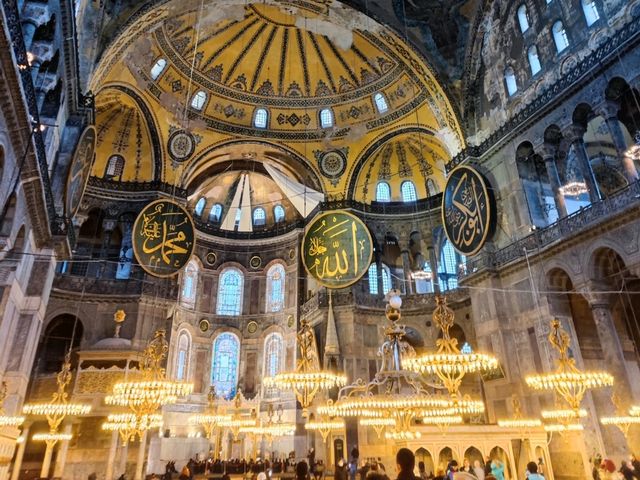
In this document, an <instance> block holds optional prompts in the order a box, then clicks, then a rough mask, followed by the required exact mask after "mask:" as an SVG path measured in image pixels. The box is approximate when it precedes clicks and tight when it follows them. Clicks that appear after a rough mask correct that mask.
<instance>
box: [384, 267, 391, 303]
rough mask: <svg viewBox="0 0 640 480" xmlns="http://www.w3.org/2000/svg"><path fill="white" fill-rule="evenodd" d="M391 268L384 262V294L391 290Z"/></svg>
mask: <svg viewBox="0 0 640 480" xmlns="http://www.w3.org/2000/svg"><path fill="white" fill-rule="evenodd" d="M391 288H392V285H391V270H389V267H387V266H386V265H385V264H384V263H383V264H382V294H383V295H386V294H387V293H389V290H391Z"/></svg>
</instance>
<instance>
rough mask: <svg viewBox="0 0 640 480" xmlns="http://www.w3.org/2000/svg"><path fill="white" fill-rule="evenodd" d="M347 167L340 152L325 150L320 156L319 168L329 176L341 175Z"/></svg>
mask: <svg viewBox="0 0 640 480" xmlns="http://www.w3.org/2000/svg"><path fill="white" fill-rule="evenodd" d="M346 168H347V161H346V159H345V158H344V156H343V155H342V154H341V153H340V152H336V151H331V152H327V153H325V154H324V155H322V157H321V158H320V170H321V171H322V174H323V175H325V176H326V177H329V178H334V177H338V176H340V175H342V174H343V173H344V170H345V169H346Z"/></svg>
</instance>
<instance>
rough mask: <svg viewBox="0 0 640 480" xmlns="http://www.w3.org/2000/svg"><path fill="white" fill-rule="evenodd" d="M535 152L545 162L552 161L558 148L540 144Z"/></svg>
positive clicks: (548, 144) (549, 144)
mask: <svg viewBox="0 0 640 480" xmlns="http://www.w3.org/2000/svg"><path fill="white" fill-rule="evenodd" d="M534 150H535V152H536V153H537V154H538V155H540V156H541V157H542V159H543V160H544V161H545V162H548V161H554V160H555V159H556V154H557V153H558V146H557V145H552V144H551V143H546V142H545V143H542V144H540V145H538V146H536V147H535V148H534Z"/></svg>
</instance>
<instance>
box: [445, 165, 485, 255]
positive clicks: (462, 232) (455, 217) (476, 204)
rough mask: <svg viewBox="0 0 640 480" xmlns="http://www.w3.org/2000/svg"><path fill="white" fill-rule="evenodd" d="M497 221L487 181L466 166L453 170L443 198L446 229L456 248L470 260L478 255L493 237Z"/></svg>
mask: <svg viewBox="0 0 640 480" xmlns="http://www.w3.org/2000/svg"><path fill="white" fill-rule="evenodd" d="M495 218H496V203H495V200H494V198H493V195H492V189H491V186H490V185H489V182H488V181H487V179H486V178H485V177H484V176H483V175H482V174H481V173H480V172H478V171H477V170H475V169H474V168H472V167H469V166H466V165H462V166H460V167H457V168H455V169H454V170H452V171H451V173H450V174H449V178H448V179H447V185H446V187H445V189H444V194H443V195H442V225H443V226H444V231H445V234H446V235H447V238H448V239H449V241H450V242H451V244H452V245H453V247H454V248H455V249H456V250H457V251H458V252H460V253H461V254H462V255H466V256H472V255H475V254H476V253H478V252H479V251H480V249H481V248H482V247H483V246H484V244H485V243H486V242H487V239H488V238H489V236H490V235H491V234H492V233H493V226H494V223H495Z"/></svg>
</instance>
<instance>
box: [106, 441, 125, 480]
mask: <svg viewBox="0 0 640 480" xmlns="http://www.w3.org/2000/svg"><path fill="white" fill-rule="evenodd" d="M119 450H120V451H119V455H120V460H119V464H118V471H117V472H116V473H115V475H114V476H115V477H120V475H124V474H126V473H127V457H128V455H129V442H125V443H123V444H122V445H121V446H120V449H119ZM106 480H110V479H109V478H107V479H106Z"/></svg>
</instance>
